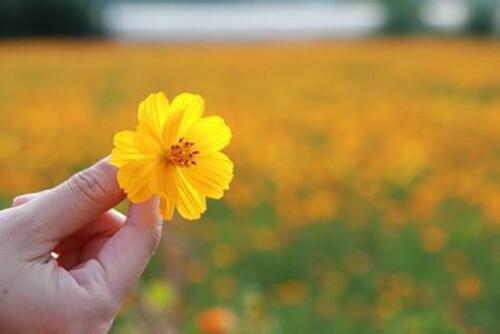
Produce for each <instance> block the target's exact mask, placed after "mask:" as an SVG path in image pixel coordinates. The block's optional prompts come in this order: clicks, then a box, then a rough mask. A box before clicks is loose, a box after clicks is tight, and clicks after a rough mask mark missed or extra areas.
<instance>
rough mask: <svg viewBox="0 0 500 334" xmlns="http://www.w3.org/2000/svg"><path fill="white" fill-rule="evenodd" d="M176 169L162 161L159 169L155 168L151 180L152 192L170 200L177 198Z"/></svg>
mask: <svg viewBox="0 0 500 334" xmlns="http://www.w3.org/2000/svg"><path fill="white" fill-rule="evenodd" d="M176 172H177V171H176V167H175V166H173V165H171V164H168V163H167V162H166V161H165V160H160V161H159V163H158V167H157V168H155V170H154V171H153V174H152V175H151V179H150V188H151V190H152V191H153V192H154V193H155V194H158V195H160V196H164V197H168V198H170V199H175V198H177V189H176V188H175V182H176V176H175V173H176Z"/></svg>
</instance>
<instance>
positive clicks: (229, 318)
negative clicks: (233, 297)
mask: <svg viewBox="0 0 500 334" xmlns="http://www.w3.org/2000/svg"><path fill="white" fill-rule="evenodd" d="M197 323H198V328H199V329H200V331H201V332H202V333H206V334H226V333H229V332H231V330H232V329H233V327H234V325H235V315H234V314H233V312H231V310H228V309H226V308H223V307H214V308H211V309H208V310H205V311H204V312H202V313H200V314H199V315H198V319H197Z"/></svg>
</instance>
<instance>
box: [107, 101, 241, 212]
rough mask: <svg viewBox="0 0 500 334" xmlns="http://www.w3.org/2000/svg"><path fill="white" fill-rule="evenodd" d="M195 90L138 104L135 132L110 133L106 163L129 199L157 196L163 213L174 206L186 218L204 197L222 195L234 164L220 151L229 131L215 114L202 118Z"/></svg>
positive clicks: (201, 104)
mask: <svg viewBox="0 0 500 334" xmlns="http://www.w3.org/2000/svg"><path fill="white" fill-rule="evenodd" d="M204 107H205V103H204V101H203V98H202V97H201V96H199V95H194V94H190V93H183V94H180V95H178V96H177V97H175V98H174V100H173V101H172V103H169V101H168V100H167V98H166V97H165V95H164V94H163V93H156V94H151V95H149V96H148V97H147V98H146V99H145V100H144V101H142V102H141V104H140V105H139V125H138V126H137V129H136V131H121V132H118V133H117V134H116V135H115V137H114V146H115V147H114V149H113V152H112V153H111V161H110V162H111V164H112V165H114V166H116V167H118V168H119V170H118V183H119V185H120V187H121V188H122V189H124V190H125V192H126V193H127V196H128V198H129V200H130V201H132V202H134V203H140V202H144V201H146V200H147V199H149V198H150V197H151V196H152V195H158V196H159V197H160V209H161V213H162V216H163V218H165V219H168V220H170V219H172V216H173V214H174V210H175V209H176V208H177V211H178V212H179V214H180V215H181V216H182V217H184V218H186V219H189V220H192V219H198V218H200V216H201V214H202V213H203V212H204V211H205V210H206V198H207V197H209V198H221V197H222V195H223V192H224V190H226V189H228V188H229V183H230V182H231V179H232V178H233V163H232V162H231V160H229V158H228V157H227V156H226V155H225V154H223V153H222V152H220V150H221V149H223V148H224V147H226V146H227V145H228V144H229V141H230V139H231V130H230V129H229V127H228V126H227V125H226V123H225V122H224V120H223V119H222V118H220V117H218V116H209V117H202V114H203V110H204Z"/></svg>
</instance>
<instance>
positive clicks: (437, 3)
mask: <svg viewBox="0 0 500 334" xmlns="http://www.w3.org/2000/svg"><path fill="white" fill-rule="evenodd" d="M420 16H421V18H422V21H423V23H424V24H425V25H427V26H429V27H430V28H433V29H437V30H442V31H445V32H453V31H457V30H460V29H461V28H462V27H463V26H464V25H465V24H466V23H467V20H468V18H469V10H468V7H467V1H466V0H427V1H425V2H423V4H422V8H421V13H420Z"/></svg>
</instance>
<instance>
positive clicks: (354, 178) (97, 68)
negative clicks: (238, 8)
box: [0, 39, 500, 334]
mask: <svg viewBox="0 0 500 334" xmlns="http://www.w3.org/2000/svg"><path fill="white" fill-rule="evenodd" d="M499 59H500V44H499V43H498V42H492V41H466V40H465V41H459V40H456V41H452V40H434V41H432V40H424V39H422V40H413V41H409V40H379V41H360V42H329V43H328V42H323V43H289V44H279V43H268V44H249V45H245V44H241V45H230V44H227V45H225V44H218V45H214V44H200V45H192V44H179V45H164V46H161V45H154V44H147V43H144V44H112V43H106V42H81V43H78V42H3V43H1V44H0V75H1V80H0V205H1V206H2V207H7V206H9V205H10V200H11V198H12V197H13V196H14V195H16V194H19V193H23V192H32V191H36V190H39V189H42V188H46V187H50V186H52V185H55V184H56V183H58V182H60V181H62V180H64V179H65V178H66V177H68V176H69V175H70V174H71V173H73V172H75V171H77V170H79V169H81V168H83V167H85V166H87V165H89V164H91V163H93V162H94V161H96V160H98V159H100V158H101V157H103V156H105V155H106V154H108V153H109V152H110V150H111V148H112V136H113V134H114V133H115V132H116V131H117V130H119V129H123V128H131V127H132V126H133V125H134V124H135V117H136V106H137V104H138V102H139V101H141V100H142V99H143V98H144V97H145V96H146V95H147V94H148V93H150V92H153V91H158V90H163V91H165V92H166V93H167V94H168V95H169V96H173V95H174V94H178V93H180V92H182V91H192V92H196V93H200V94H202V95H203V96H204V97H205V99H206V101H207V109H206V113H207V115H210V114H219V115H221V116H223V117H224V118H225V119H226V120H227V121H228V123H229V125H230V126H231V128H232V130H233V141H232V143H231V145H230V146H229V148H228V149H227V150H226V151H227V153H228V155H229V156H230V157H231V158H232V160H233V161H234V162H235V178H234V181H233V183H232V186H231V189H230V190H229V191H228V192H227V194H226V196H225V197H224V200H223V201H220V202H215V201H209V204H208V206H209V208H208V212H207V214H206V215H205V216H204V217H203V218H202V219H201V220H200V221H198V222H195V223H187V222H183V221H181V220H180V219H179V218H178V219H176V221H175V222H174V223H172V224H168V225H166V226H165V230H164V232H165V233H164V237H163V240H162V245H161V248H160V250H159V251H158V253H157V255H156V256H155V258H154V260H153V262H152V263H151V264H150V266H149V267H148V268H147V270H146V273H145V275H144V276H143V278H142V280H141V284H140V286H139V287H138V289H137V290H136V291H135V292H134V293H133V294H132V295H131V296H130V297H129V298H128V300H127V301H126V302H125V304H124V305H123V307H122V310H121V313H120V315H119V317H118V319H117V320H116V321H115V325H114V327H113V330H112V332H114V333H164V332H168V331H172V332H175V331H178V332H180V333H210V334H215V333H221V334H222V333H496V332H499V331H500V317H499V316H498V315H499V313H498V312H499V306H500V287H499V285H498V282H499V281H500V71H499V70H498V66H499Z"/></svg>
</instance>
